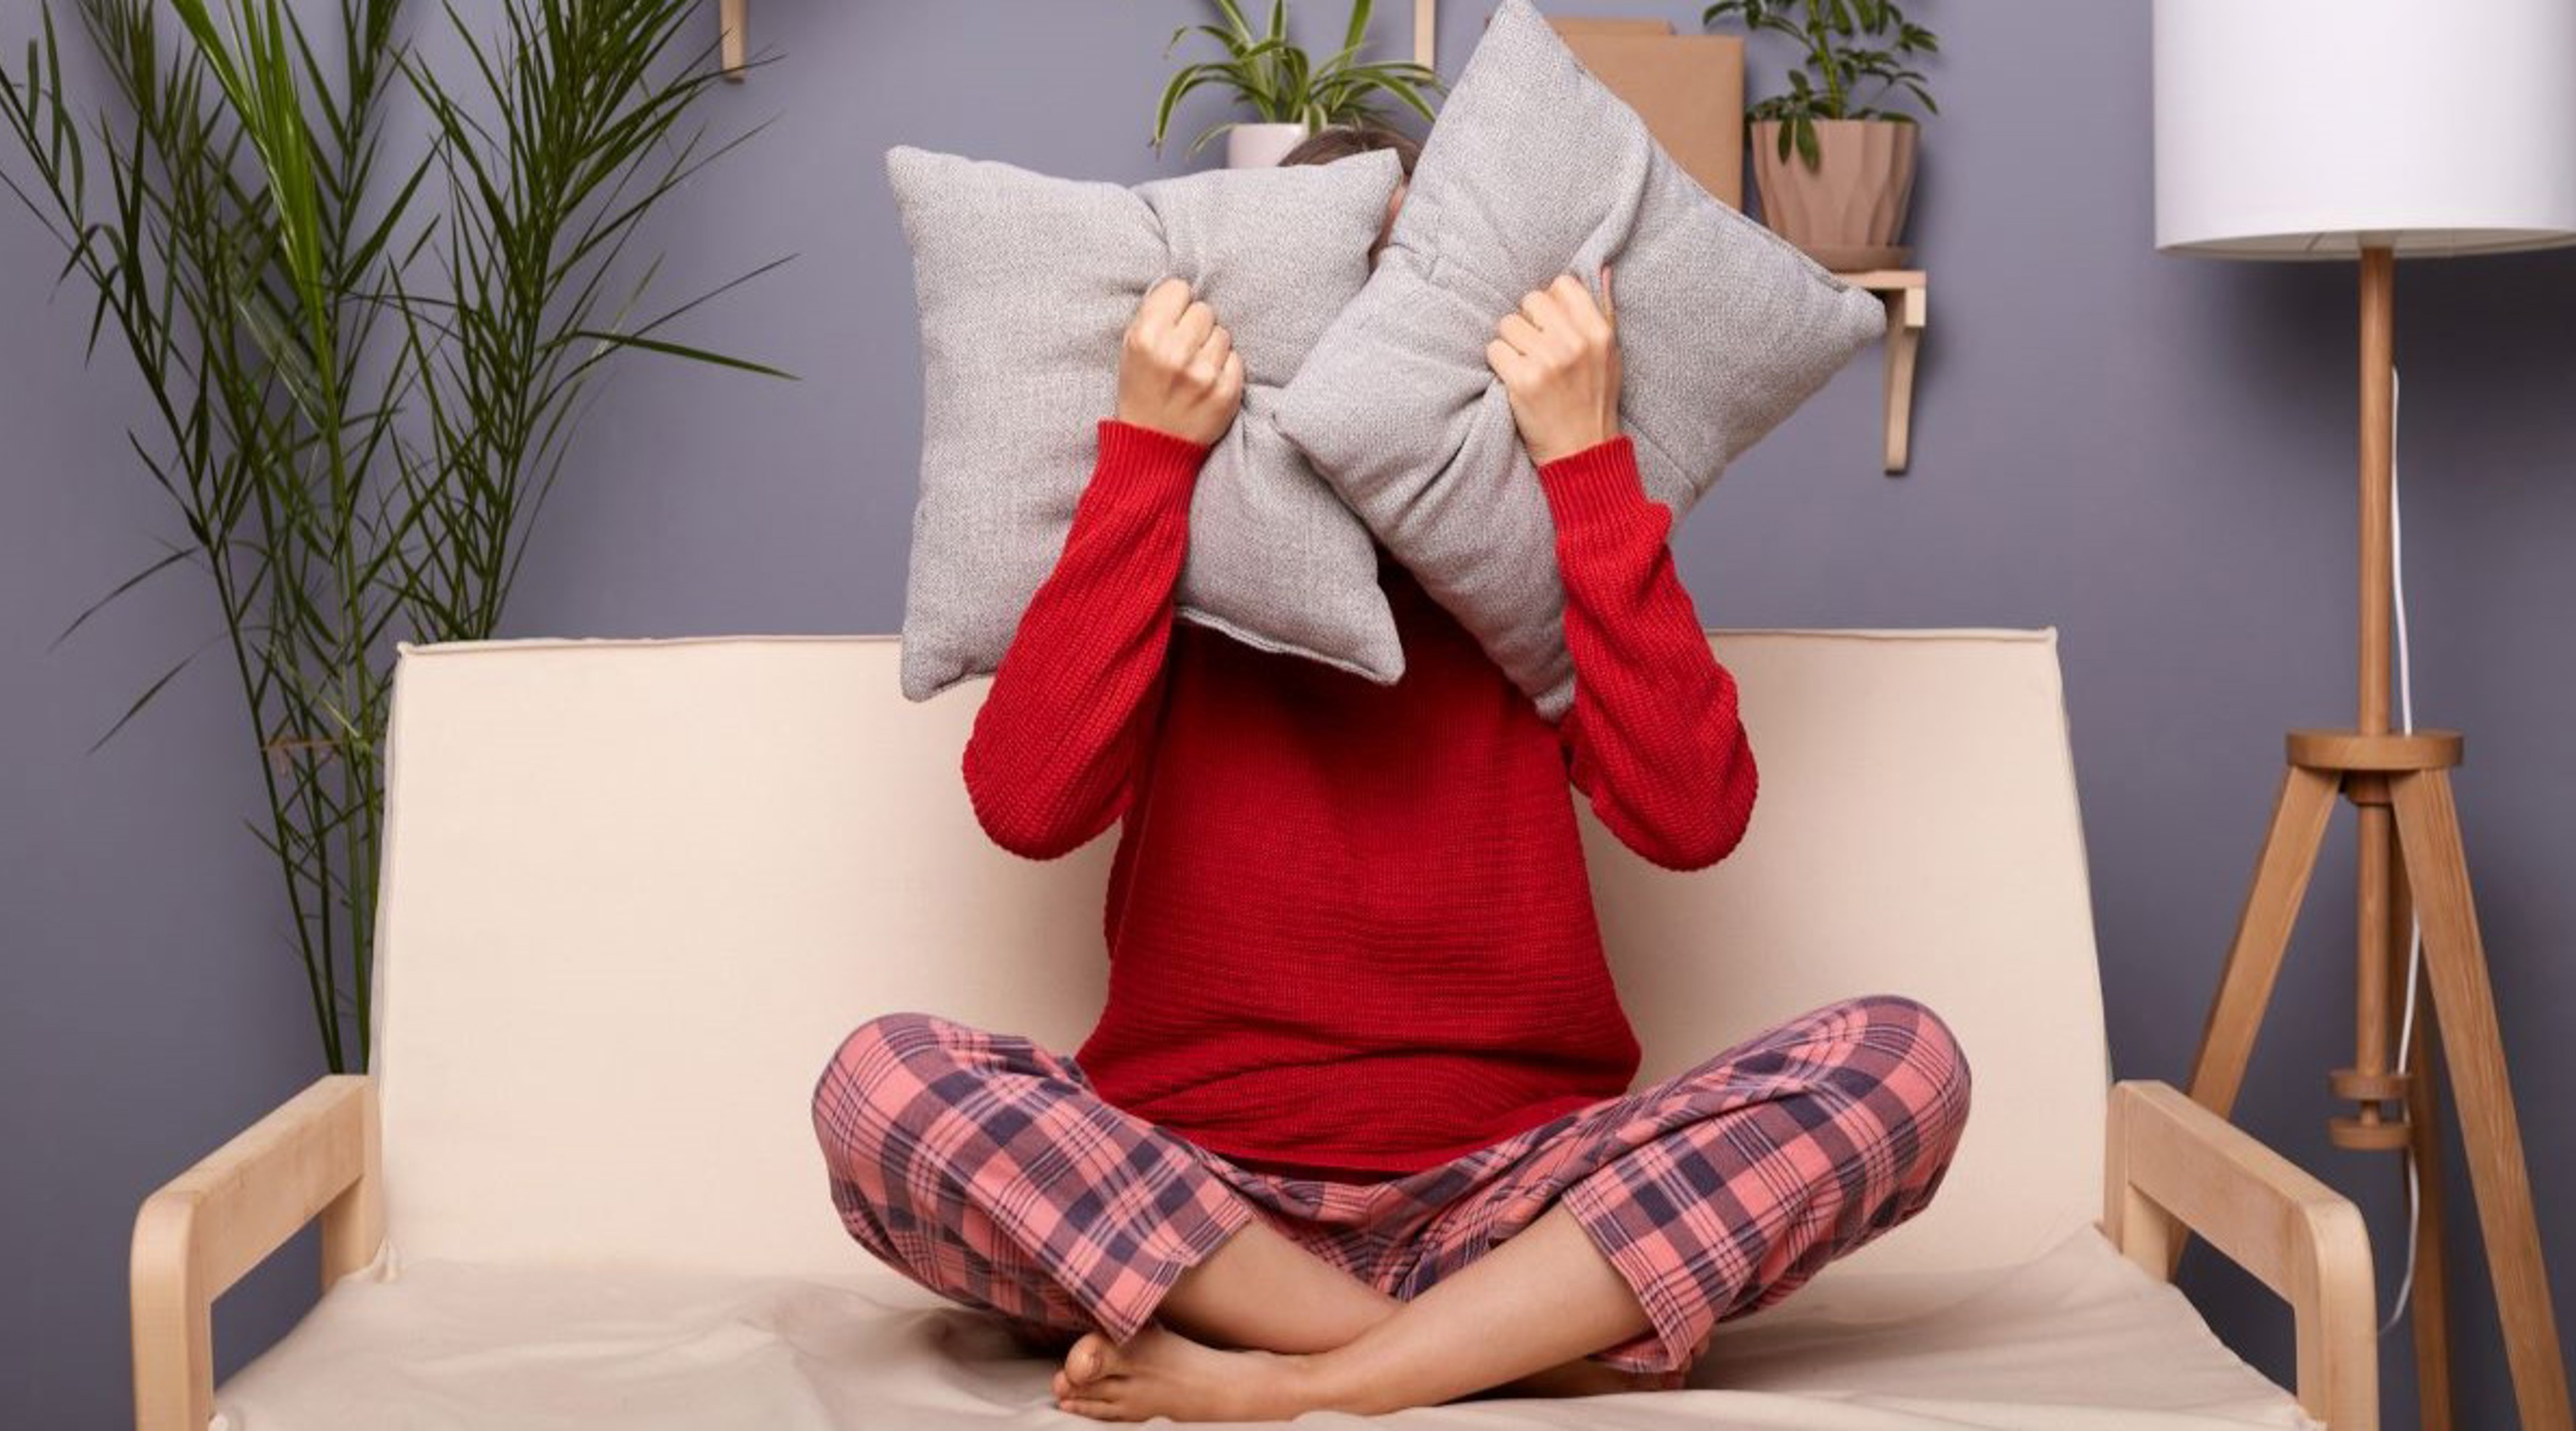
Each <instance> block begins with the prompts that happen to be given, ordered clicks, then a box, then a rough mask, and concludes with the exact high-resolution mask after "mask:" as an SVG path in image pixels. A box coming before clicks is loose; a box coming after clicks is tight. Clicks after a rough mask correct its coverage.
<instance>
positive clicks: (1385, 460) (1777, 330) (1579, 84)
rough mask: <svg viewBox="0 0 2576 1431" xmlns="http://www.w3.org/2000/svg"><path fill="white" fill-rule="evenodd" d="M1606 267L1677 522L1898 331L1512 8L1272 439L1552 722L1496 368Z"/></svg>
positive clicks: (1546, 528)
mask: <svg viewBox="0 0 2576 1431" xmlns="http://www.w3.org/2000/svg"><path fill="white" fill-rule="evenodd" d="M1604 260H1607V261H1609V263H1610V265H1611V267H1612V269H1613V270H1614V275H1613V279H1612V282H1613V284H1614V285H1615V286H1614V289H1613V292H1612V295H1611V296H1612V298H1613V300H1614V302H1615V304H1616V306H1617V309H1618V325H1619V350H1620V360H1621V366H1622V368H1623V377H1624V383H1623V385H1622V387H1621V390H1620V418H1621V421H1622V425H1623V427H1624V428H1625V429H1626V431H1627V433H1628V435H1629V436H1630V437H1631V438H1632V439H1633V440H1634V443H1635V447H1636V451H1637V465H1638V469H1639V474H1640V476H1641V478H1642V479H1643V483H1644V487H1645V492H1646V495H1647V496H1649V497H1652V498H1654V499H1655V500H1656V501H1659V502H1662V503H1663V504H1664V505H1665V506H1666V507H1668V508H1670V509H1671V511H1672V513H1673V519H1674V521H1675V522H1679V521H1680V519H1681V518H1682V517H1683V516H1684V515H1685V514H1687V513H1688V512H1689V510H1690V508H1691V505H1692V504H1693V503H1694V502H1696V501H1697V500H1698V499H1699V497H1700V496H1701V495H1702V494H1703V493H1705V492H1706V491H1707V490H1708V489H1709V488H1710V487H1711V486H1713V485H1714V484H1715V483H1716V481H1717V478H1718V474H1719V473H1720V472H1721V471H1723V470H1724V469H1725V467H1726V464H1727V463H1729V462H1731V461H1733V460H1734V459H1735V457H1736V455H1737V454H1739V453H1741V452H1743V451H1744V449H1746V448H1747V447H1750V446H1752V445H1753V443H1754V442H1755V441H1756V440H1757V439H1759V438H1760V437H1761V436H1762V435H1763V434H1764V433H1766V432H1769V431H1770V430H1771V429H1772V427H1773V426H1775V425H1777V424H1778V423H1779V422H1780V420H1781V419H1782V418H1785V417H1787V416H1788V415H1789V413H1790V412H1791V411H1793V410H1794V409H1795V408H1796V407H1797V406H1798V405H1799V404H1800V403H1802V402H1805V401H1806V400H1807V398H1808V396H1809V395H1810V394H1812V393H1814V392H1815V390H1816V389H1817V388H1819V387H1821V386H1823V385H1824V382H1825V380H1826V379H1827V378H1829V377H1831V376H1832V375H1833V374H1834V372H1835V370H1836V369H1839V368H1840V367H1842V366H1843V364H1845V363H1846V362H1849V361H1850V360H1851V358H1852V356H1853V355H1854V354H1856V353H1858V352H1859V351H1860V350H1861V349H1862V348H1864V347H1866V346H1868V345H1869V343H1870V342H1871V341H1872V340H1873V339H1875V338H1876V337H1878V336H1879V334H1880V333H1881V332H1882V331H1883V330H1884V329H1885V326H1886V316H1885V312H1884V310H1883V309H1882V308H1881V306H1880V304H1879V301H1878V300H1877V299H1875V298H1873V297H1871V296H1870V295H1869V294H1868V293H1866V292H1864V291H1862V290H1860V289H1856V288H1853V287H1851V286H1849V285H1848V284H1845V283H1843V282H1841V281H1840V280H1838V279H1836V278H1835V277H1834V276H1833V275H1831V274H1829V273H1827V272H1826V271H1825V270H1824V269H1823V268H1821V267H1818V266H1817V265H1816V263H1815V262H1814V261H1813V260H1811V259H1809V258H1808V257H1807V256H1806V255H1804V254H1802V253H1800V252H1798V251H1797V250H1796V249H1794V248H1792V247H1790V246H1789V244H1788V243H1787V242H1786V241H1785V240H1783V239H1781V238H1780V237H1779V236H1778V235H1776V234H1774V233H1772V232H1771V231H1770V230H1769V229H1766V228H1764V227H1762V226H1761V225H1760V224H1757V223H1755V222H1753V221H1752V220H1750V219H1748V218H1746V217H1744V216H1743V215H1742V214H1739V213H1737V212H1736V211H1735V210H1733V209H1731V208H1729V207H1727V206H1726V205H1725V204H1723V203H1720V202H1719V201H1718V200H1716V199H1715V198H1713V197H1711V196H1710V195H1709V193H1708V191H1707V190H1706V189H1703V188H1701V187H1700V186H1699V184H1698V183H1697V182H1696V181H1694V180H1693V179H1692V178H1691V177H1690V175H1688V174H1686V173H1684V172H1683V171H1682V168H1681V166H1680V165H1678V164H1676V163H1674V162H1673V160H1672V157H1671V156H1670V155H1668V154H1666V153H1665V152H1664V151H1663V150H1662V149H1661V148H1659V147H1658V146H1657V145H1656V143H1655V141H1654V139H1653V138H1652V137H1651V136H1650V135H1648V134H1647V132H1646V126H1645V121H1643V120H1641V119H1639V118H1638V117H1637V112H1636V111H1635V110H1633V109H1630V108H1629V107H1628V106H1627V105H1626V104H1624V103H1622V102H1621V101H1620V100H1619V98H1618V97H1617V96H1615V95H1613V94H1612V93H1610V91H1609V90H1608V89H1606V88H1604V87H1603V86H1602V84H1601V83H1600V82H1599V81H1598V80H1596V79H1594V78H1593V77H1592V76H1591V75H1590V74H1588V73H1586V72H1585V71H1584V69H1583V67H1582V65H1581V63H1580V62H1579V61H1577V60H1576V59H1575V57H1574V55H1573V52H1572V51H1570V50H1568V49H1567V48H1566V46H1565V42H1564V41H1563V40H1562V39H1560V38H1558V36H1557V34H1556V32H1555V31H1554V30H1553V29H1551V28H1549V26H1548V23H1547V21H1546V20H1545V19H1544V18H1542V17H1541V16H1540V15H1539V13H1538V11H1537V10H1536V9H1534V8H1532V7H1531V6H1530V5H1529V4H1528V3H1527V0H1503V3H1502V5H1501V7H1500V8H1499V9H1497V10H1496V11H1495V12H1494V17H1493V20H1492V22H1491V23H1490V24H1489V25H1488V26H1487V28H1486V31H1485V34H1484V36H1483V38H1482V39H1481V40H1480V41H1478V43H1477V46H1476V52H1475V54H1474V55H1473V56H1472V57H1471V58H1470V59H1469V60H1468V62H1467V68H1466V70H1465V71H1464V72H1463V73H1462V74H1461V75H1460V77H1459V80H1458V84H1457V86H1456V87H1455V88H1454V89H1452V90H1451V91H1450V94H1449V100H1448V103H1447V105H1446V106H1445V107H1443V109H1442V110H1441V113H1440V120H1439V122H1438V123H1437V124H1435V125H1433V126H1432V130H1431V137H1430V139H1429V140H1428V141H1427V142H1426V143H1425V144H1424V146H1423V150H1422V157H1421V158H1420V160H1419V161H1417V162H1416V164H1415V165H1414V173H1413V184H1412V188H1411V190H1410V191H1409V193H1408V196H1407V197H1406V199H1405V201H1404V209H1403V212H1402V213H1400V214H1399V215H1397V217H1396V221H1395V230H1394V232H1393V233H1392V234H1391V235H1389V237H1388V241H1387V246H1386V251H1385V252H1384V253H1383V254H1381V255H1380V256H1379V259H1378V266H1377V272H1376V275H1375V276H1374V277H1372V278H1371V279H1370V280H1369V283H1368V286H1367V287H1366V288H1365V289H1363V290H1362V291H1361V293H1360V296H1359V297H1358V298H1357V299H1355V300H1353V302H1352V303H1351V305H1350V307H1348V308H1346V309H1344V310H1343V311H1342V313H1341V316H1340V317H1339V318H1337V319H1336V320H1335V321H1334V323H1333V326H1332V327H1331V329H1330V330H1328V331H1327V332H1326V333H1325V335H1324V337H1323V338H1322V340H1321V341H1319V342H1318V343H1317V344H1316V346H1315V351H1314V352H1313V353H1312V354H1310V355H1309V356H1308V358H1307V361H1306V365H1305V366H1304V367H1303V368H1301V369H1299V370H1298V373H1297V376H1296V377H1295V378H1294V379H1293V380H1291V381H1290V382H1289V384H1288V390H1287V392H1286V393H1284V394H1283V395H1282V396H1281V399H1280V406H1279V428H1280V430H1281V431H1282V432H1284V433H1286V434H1287V435H1288V437H1289V439H1290V440H1291V441H1293V442H1295V443H1296V444H1297V445H1298V446H1299V447H1301V448H1303V449H1304V450H1305V452H1306V455H1307V456H1309V457H1311V458H1312V459H1314V462H1315V466H1316V468H1317V470H1319V471H1321V472H1322V473H1323V474H1324V476H1325V479H1326V480H1328V481H1330V482H1331V483H1333V485H1334V486H1335V487H1336V488H1338V489H1339V490H1340V492H1341V494H1342V496H1343V498H1344V500H1346V501H1348V502H1349V503H1350V504H1351V506H1352V508H1353V509H1354V510H1356V511H1357V512H1358V513H1359V514H1360V516H1361V517H1362V518H1363V519H1364V520H1366V521H1367V522H1368V524H1369V526H1370V527H1372V528H1373V529H1375V531H1376V532H1377V534H1378V536H1379V538H1380V539H1381V540H1383V541H1384V542H1385V543H1386V545H1387V549H1388V550H1389V551H1392V552H1393V553H1395V555H1396V558H1397V559H1398V560H1400V561H1402V562H1403V563H1404V565H1405V566H1406V567H1407V568H1408V569H1410V570H1411V571H1412V572H1413V574H1414V576H1415V577H1416V578H1417V579H1419V580H1420V581H1421V582H1422V585H1423V589H1424V590H1426V591H1428V592H1430V593H1431V595H1432V596H1433V597H1434V598H1435V599H1437V600H1438V601H1439V602H1440V604H1441V605H1442V606H1444V607H1446V608H1447V609H1448V610H1449V611H1450V612H1451V613H1452V614H1453V615H1455V616H1456V617H1457V618H1458V620H1459V623H1460V624H1461V625H1463V626H1465V627H1466V628H1467V630H1468V631H1469V632H1470V633H1472V634H1473V635H1474V636H1475V637H1476V639H1477V641H1478V642H1479V643H1480V644H1482V645H1483V647H1484V648H1485V651H1486V653H1487V654H1488V655H1490V656H1491V657H1493V659H1494V662H1495V664H1497V665H1499V666H1500V667H1502V669H1503V670H1504V672H1505V673H1506V674H1508V675H1510V676H1511V678H1512V680H1513V682H1514V683H1515V684H1517V685H1518V686H1519V687H1520V688H1521V689H1522V690H1523V691H1525V692H1527V693H1528V694H1529V696H1530V697H1531V699H1532V701H1533V702H1535V703H1536V705H1537V706H1538V709H1539V711H1540V713H1541V714H1543V715H1545V716H1547V717H1548V718H1549V719H1551V720H1553V719H1556V718H1558V717H1560V716H1562V715H1563V714H1564V713H1565V711H1566V709H1567V707H1568V706H1570V705H1571V704H1572V702H1573V691H1574V666H1573V662H1572V660H1571V658H1570V657H1569V656H1568V655H1567V653H1566V649H1565V632H1564V611H1565V591H1564V586H1563V584H1562V582H1561V581H1560V579H1559V577H1558V575H1557V569H1556V545H1555V532H1556V529H1555V525H1554V521H1553V519H1552V517H1551V515H1550V513H1549V511H1548V507H1547V497H1546V494H1545V493H1544V492H1542V491H1541V490H1540V489H1539V485H1538V475H1537V473H1535V472H1534V471H1532V470H1531V467H1530V461H1529V454H1528V452H1527V451H1526V450H1525V449H1524V448H1523V447H1522V445H1521V442H1520V437H1519V432H1518V429H1517V428H1516V427H1515V425H1514V424H1513V421H1512V413H1511V403H1510V400H1509V398H1508V397H1507V396H1506V395H1505V393H1504V391H1503V386H1502V383H1501V382H1500V380H1498V379H1497V378H1496V377H1495V376H1494V374H1493V371H1492V369H1491V368H1489V367H1488V366H1487V365H1486V362H1485V344H1486V343H1487V342H1488V341H1489V340H1490V339H1492V337H1493V336H1494V324H1495V322H1496V320H1498V319H1500V318H1501V317H1502V316H1503V315H1504V314H1506V313H1509V312H1511V311H1512V310H1513V309H1515V308H1517V307H1519V306H1520V301H1521V295H1523V294H1525V293H1527V292H1529V291H1530V290H1532V289H1535V288H1541V287H1544V286H1546V285H1547V284H1548V283H1549V282H1550V281H1551V280H1553V279H1554V278H1555V277H1556V276H1557V275H1558V274H1560V273H1565V272H1572V273H1574V274H1575V275H1577V276H1578V277H1580V278H1581V279H1582V280H1583V281H1584V282H1585V283H1586V284H1587V285H1589V286H1590V287H1591V288H1592V289H1593V291H1594V292H1595V293H1596V294H1597V293H1598V292H1599V290H1600V273H1601V264H1602V262H1603V261H1604Z"/></svg>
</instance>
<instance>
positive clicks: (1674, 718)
mask: <svg viewBox="0 0 2576 1431" xmlns="http://www.w3.org/2000/svg"><path fill="white" fill-rule="evenodd" d="M1539 483H1540V486H1541V487H1542V489H1543V490H1544V491H1545V492H1546V494H1547V500H1548V506H1549V509H1550V512H1551V513H1552V514H1553V516H1554V517H1555V521H1556V552H1557V566H1558V570H1559V572H1560V574H1561V575H1562V577H1563V581H1564V586H1565V642H1566V648H1567V651H1568V653H1569V654H1570V655H1571V657H1572V658H1573V662H1574V672H1575V675H1574V703H1573V706H1572V707H1571V708H1570V709H1569V710H1568V711H1567V713H1566V716H1565V719H1564V721H1563V722H1562V724H1561V725H1560V727H1559V733H1560V736H1561V738H1562V739H1563V740H1564V742H1565V746H1566V754H1567V762H1568V766H1567V770H1568V775H1569V778H1571V779H1572V780H1573V782H1574V784H1575V786H1576V788H1578V789H1580V790H1581V791H1583V792H1584V794H1585V795H1586V796H1588V797H1589V798H1590V800H1591V802H1592V807H1593V809H1594V811H1595V812H1596V813H1597V814H1599V815H1600V817H1601V819H1602V822H1603V824H1604V825H1606V826H1607V827H1608V828H1609V829H1610V830H1611V832H1612V833H1613V834H1615V835H1617V836H1618V837H1619V839H1620V840H1621V841H1622V842H1623V843H1625V844H1626V845H1627V846H1628V847H1629V848H1631V849H1633V850H1635V851H1636V852H1637V853H1638V854H1640V855H1643V856H1644V857H1645V858H1647V859H1649V860H1651V861H1653V862H1654V863H1656V864H1659V865H1663V866H1665V867H1667V868H1671V869H1698V868H1701V867H1704V866H1707V865H1712V864H1715V863H1716V862H1718V861H1719V860H1721V859H1724V858H1725V857H1726V856H1727V855H1728V854H1729V853H1730V852H1732V851H1733V850H1734V848H1735V846H1736V844H1737V843H1738V842H1739V841H1740V840H1741V839H1742V838H1743V835H1744V830H1745V827H1746V826H1747V824H1748V823H1749V822H1750V820H1751V818H1752V813H1753V803H1754V798H1755V793H1756V788H1757V785H1758V778H1759V777H1758V772H1757V770H1756V767H1755V764H1754V759H1753V749H1752V745H1751V743H1750V741H1749V740H1748V739H1747V738H1746V735H1745V731H1744V726H1743V723H1742V722H1741V720H1740V719H1739V718H1738V712H1737V701H1736V686H1735V678H1734V676H1733V675H1732V674H1731V673H1730V672H1729V671H1727V669H1726V668H1725V667H1724V666H1723V665H1721V664H1720V663H1719V662H1718V660H1717V658H1716V656H1715V654H1714V653H1713V652H1711V650H1710V649H1709V644H1708V636H1707V633H1706V631H1705V630H1704V628H1703V627H1702V626H1701V624H1700V619H1699V614H1698V611H1697V609H1696V608H1695V607H1694V606H1693V605H1692V602H1691V598H1690V593H1689V592H1688V591H1687V590H1685V589H1684V588H1683V586H1682V584H1681V578H1680V576H1679V574H1678V573H1677V572H1676V571H1675V570H1674V567H1673V560H1672V550H1671V547H1670V546H1669V544H1668V542H1667V540H1666V539H1667V537H1668V536H1669V535H1670V532H1671V529H1672V513H1671V511H1670V509H1668V508H1666V507H1665V506H1664V505H1663V504H1662V503H1660V502H1656V501H1655V500H1653V499H1652V498H1650V497H1648V496H1647V495H1646V494H1645V489H1644V487H1643V484H1642V483H1641V481H1640V479H1639V476H1638V472H1637V464H1636V450H1635V447H1634V445H1633V444H1632V443H1631V441H1630V440H1629V439H1628V438H1627V437H1625V436H1620V437H1616V438H1613V439H1611V440H1610V441H1608V442H1604V443H1601V444H1599V445H1597V446H1594V447H1591V448H1587V449H1584V450H1583V451H1580V452H1577V453H1573V454H1571V455H1568V456H1566V457H1562V458H1560V459H1558V460H1556V461H1554V462H1551V463H1548V464H1546V465H1545V466H1543V467H1541V468H1540V469H1539Z"/></svg>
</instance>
